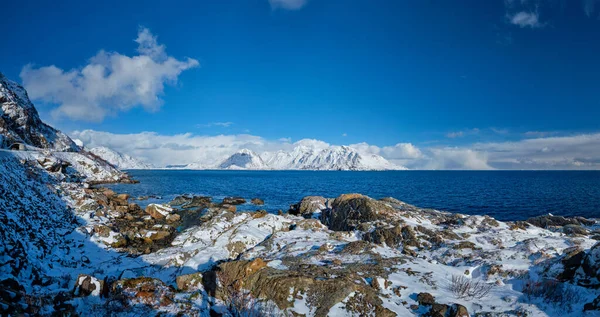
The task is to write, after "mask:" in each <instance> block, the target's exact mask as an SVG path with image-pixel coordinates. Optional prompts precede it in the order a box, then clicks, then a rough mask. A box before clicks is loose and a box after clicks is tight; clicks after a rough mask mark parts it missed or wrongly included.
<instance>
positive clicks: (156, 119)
mask: <svg viewBox="0 0 600 317" xmlns="http://www.w3.org/2000/svg"><path fill="white" fill-rule="evenodd" d="M595 3H596V1H594V0H589V1H587V0H586V1H583V2H582V1H558V0H555V1H552V0H538V1H535V0H528V1H521V0H513V1H510V0H504V1H503V0H498V1H475V0H473V1H348V0H309V1H303V0H272V1H268V0H244V1H202V2H201V3H195V2H192V1H189V2H183V1H182V2H180V1H171V2H164V1H143V2H142V1H106V2H102V3H101V2H97V3H91V2H87V1H59V2H58V3H57V2H50V1H39V2H38V1H9V2H3V3H2V4H0V11H1V12H11V14H9V15H5V16H3V18H2V20H1V21H0V26H1V27H2V30H3V36H2V43H3V49H2V50H0V71H2V72H3V73H4V74H5V75H6V76H7V77H9V78H12V79H15V80H17V81H20V82H24V83H25V87H26V88H27V89H28V91H29V93H30V95H32V97H34V98H33V99H35V100H34V102H35V104H36V105H37V106H38V109H39V111H40V112H41V114H42V117H43V118H44V119H45V120H46V121H49V122H50V123H52V124H53V125H55V126H57V127H59V128H61V129H63V130H65V131H68V132H70V131H76V130H78V131H82V130H85V129H90V130H94V131H105V132H110V133H112V134H119V135H122V134H136V133H139V132H142V131H152V132H154V133H155V134H157V135H165V136H172V135H177V134H182V133H191V134H192V135H196V136H217V135H240V134H249V135H253V136H260V137H261V138H264V139H265V140H278V139H280V138H289V140H291V141H292V142H293V141H297V140H300V139H304V138H310V139H318V140H323V141H325V142H328V143H331V144H357V143H359V142H366V143H368V144H369V145H374V146H378V147H385V146H390V145H394V144H396V143H410V144H413V145H415V146H418V147H421V148H425V147H431V146H435V147H461V148H469V149H471V148H472V145H473V144H477V143H492V142H507V141H512V142H519V141H521V140H524V139H529V138H533V137H537V138H539V137H551V136H552V137H557V136H560V137H564V136H576V135H589V134H595V133H597V131H598V130H599V123H598V122H599V120H598V118H599V117H600V96H599V94H598V89H597V87H598V83H599V82H598V78H597V77H598V74H599V73H600V63H598V56H599V53H600V43H599V42H598V38H597V35H598V34H599V31H600V20H599V14H600V3H598V5H597V6H595ZM142 30H144V31H147V32H148V33H147V34H146V35H148V36H149V38H150V39H151V38H152V36H154V37H156V38H155V40H157V42H156V43H154V44H155V45H156V46H157V47H160V48H161V53H164V54H163V55H162V57H160V58H159V59H156V60H155V61H156V65H155V66H156V68H155V69H153V70H151V71H150V70H149V71H147V74H148V76H149V77H151V76H155V74H156V72H162V71H164V73H161V74H163V75H164V76H165V77H168V78H169V79H168V80H167V79H164V78H163V77H160V76H158V77H159V78H154V79H153V80H152V81H150V83H151V84H152V85H154V84H157V81H158V84H159V85H158V88H156V87H154V88H153V89H151V91H149V92H148V91H146V92H145V94H144V95H143V96H132V95H131V94H130V91H131V89H132V87H136V84H137V83H139V81H140V80H142V79H136V80H137V81H134V82H133V84H132V83H130V82H127V80H126V79H123V80H122V81H118V82H117V83H124V84H123V85H122V86H120V87H116V88H114V89H122V90H124V89H129V90H130V91H129V92H102V94H103V97H102V98H100V97H97V95H98V94H99V92H97V91H96V90H94V91H92V92H90V91H89V90H90V89H92V90H93V89H96V88H93V87H97V86H98V85H102V84H104V83H105V82H104V81H98V82H97V84H96V82H90V83H89V85H88V86H85V87H80V86H77V85H76V86H75V88H74V89H72V90H69V89H71V88H73V87H70V86H69V87H68V88H69V89H67V88H65V86H60V87H59V85H58V84H57V83H59V82H61V80H63V79H64V77H65V75H64V73H68V72H74V74H79V75H81V70H82V69H84V67H86V66H88V65H90V64H94V63H98V62H94V59H93V58H96V59H98V58H99V57H98V56H99V55H98V54H99V53H98V52H99V51H101V50H104V51H106V52H108V53H106V54H105V55H104V57H107V56H109V57H110V56H112V57H114V56H115V55H116V56H118V57H127V58H129V57H135V56H138V55H144V53H140V51H139V50H138V45H139V43H136V42H134V40H135V39H140V32H142ZM161 45H164V46H161ZM145 55H150V54H149V53H146V54H145ZM167 57H168V58H172V59H173V60H174V61H175V62H178V63H181V64H178V65H177V66H173V68H170V69H169V70H164V68H165V67H163V65H164V64H161V63H163V62H164V60H165V59H166V58H167ZM187 58H190V59H187ZM195 62H197V64H198V65H199V66H197V65H196V63H195ZM26 65H29V66H27V67H26ZM50 65H55V67H56V69H60V70H62V71H64V73H63V74H62V75H60V76H59V75H57V74H49V73H48V72H44V73H43V75H44V76H42V75H41V74H42V73H41V70H45V68H44V67H47V66H50ZM112 65H113V67H114V64H112ZM24 67H25V68H24ZM111 71H115V69H112V70H111ZM78 72H79V73H78ZM165 74H166V75H165ZM53 76H59V77H53ZM61 76H62V77H61ZM123 78H129V77H128V76H125V75H124V76H123ZM163 83H164V89H163V88H162V86H163ZM90 87H92V88H90ZM82 90H85V92H82ZM134 90H135V89H134ZM146 93H147V94H146ZM77 94H84V95H85V96H84V97H82V96H79V95H77ZM74 95H76V96H74ZM147 97H149V98H152V97H154V98H159V99H160V100H161V101H160V102H156V101H148V100H149V99H148V98H147ZM82 100H85V102H84V101H82ZM86 102H89V103H90V107H91V105H93V109H92V108H89V107H87V106H86ZM66 103H71V105H64V104H66ZM144 103H145V104H144ZM117 104H118V106H115V105H117ZM61 105H62V106H63V107H62V108H61V107H60V106H61ZM57 109H59V110H57ZM588 155H589V154H588ZM590 159H594V158H590Z"/></svg>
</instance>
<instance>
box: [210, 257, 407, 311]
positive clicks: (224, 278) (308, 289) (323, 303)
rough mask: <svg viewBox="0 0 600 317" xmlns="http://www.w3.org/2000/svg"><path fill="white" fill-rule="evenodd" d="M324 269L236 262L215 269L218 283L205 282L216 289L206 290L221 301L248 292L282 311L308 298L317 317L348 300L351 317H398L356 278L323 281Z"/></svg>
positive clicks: (343, 277)
mask: <svg viewBox="0 0 600 317" xmlns="http://www.w3.org/2000/svg"><path fill="white" fill-rule="evenodd" d="M323 269H324V268H323V267H322V266H314V267H313V266H298V267H294V268H290V269H288V270H281V269H276V268H271V267H269V266H268V265H267V263H266V262H265V261H263V260H261V259H255V260H252V261H250V260H236V261H230V262H226V263H222V264H220V265H218V267H217V268H216V269H215V272H216V274H215V277H216V278H217V279H218V283H216V282H213V283H210V281H205V285H213V287H217V289H215V290H211V289H207V292H208V293H209V294H211V293H214V294H216V297H217V298H220V299H222V300H227V298H231V296H235V294H239V293H236V292H240V291H242V290H245V291H249V292H250V295H251V296H252V297H254V298H260V299H268V300H271V301H273V303H275V304H276V305H277V306H278V308H279V309H281V310H285V309H288V308H291V307H293V306H294V302H293V300H295V299H301V298H309V299H310V300H309V301H308V302H307V304H308V305H309V309H311V311H312V310H314V316H327V314H328V313H329V311H330V309H331V308H332V307H333V306H334V305H336V304H338V303H341V302H342V301H344V299H346V298H349V297H351V298H350V299H349V300H348V303H347V304H346V309H347V310H349V312H351V313H352V314H355V315H361V316H363V315H364V316H384V317H387V316H395V314H394V313H393V312H391V311H389V310H388V309H386V308H384V307H383V306H382V301H381V299H380V298H379V297H378V296H377V294H376V292H375V290H374V289H373V288H371V287H370V286H366V285H364V284H362V283H357V282H356V278H354V277H349V276H341V275H340V276H330V277H329V278H322V277H320V271H321V270H323ZM205 275H206V274H205ZM351 294H354V295H353V296H350V295H351ZM290 298H291V299H293V300H290Z"/></svg>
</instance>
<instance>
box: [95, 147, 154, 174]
mask: <svg viewBox="0 0 600 317" xmlns="http://www.w3.org/2000/svg"><path fill="white" fill-rule="evenodd" d="M89 152H91V153H93V154H95V155H98V156H99V157H101V158H102V159H104V160H106V161H107V162H109V163H110V164H112V165H114V166H116V167H118V168H119V169H149V168H153V166H152V165H151V164H148V163H145V162H142V161H140V160H138V159H136V158H133V157H131V156H129V155H127V154H123V153H119V152H117V151H115V150H111V149H109V148H107V147H103V146H100V147H95V148H92V149H90V150H89Z"/></svg>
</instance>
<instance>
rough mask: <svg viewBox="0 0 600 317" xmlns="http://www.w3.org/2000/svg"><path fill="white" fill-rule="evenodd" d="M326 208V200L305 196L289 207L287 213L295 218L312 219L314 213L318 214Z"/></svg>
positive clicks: (319, 197)
mask: <svg viewBox="0 0 600 317" xmlns="http://www.w3.org/2000/svg"><path fill="white" fill-rule="evenodd" d="M326 208H327V199H326V198H325V197H321V196H307V197H304V198H302V200H301V201H300V202H299V203H297V204H293V205H291V206H290V210H289V213H290V214H292V215H295V216H302V217H304V218H310V217H312V215H313V213H314V212H318V211H321V210H324V209H326Z"/></svg>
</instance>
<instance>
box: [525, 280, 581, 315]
mask: <svg viewBox="0 0 600 317" xmlns="http://www.w3.org/2000/svg"><path fill="white" fill-rule="evenodd" d="M523 294H525V297H526V299H527V300H528V301H532V300H534V299H536V298H538V299H541V300H542V301H544V302H545V303H548V304H559V305H560V306H561V307H565V308H567V309H568V310H572V303H577V302H579V300H580V294H579V291H578V290H577V289H576V288H574V287H573V286H571V285H569V284H567V283H561V282H559V281H557V280H551V279H545V280H537V281H534V280H528V281H527V282H525V286H524V287H523Z"/></svg>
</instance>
